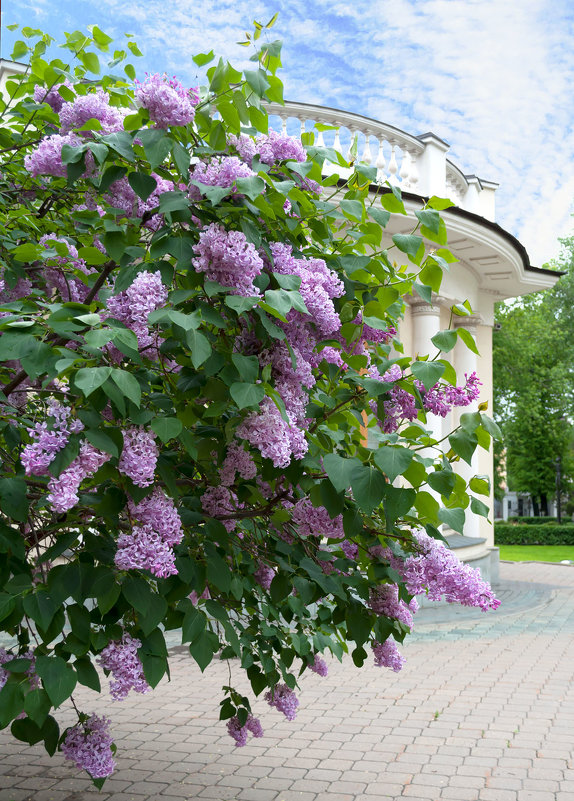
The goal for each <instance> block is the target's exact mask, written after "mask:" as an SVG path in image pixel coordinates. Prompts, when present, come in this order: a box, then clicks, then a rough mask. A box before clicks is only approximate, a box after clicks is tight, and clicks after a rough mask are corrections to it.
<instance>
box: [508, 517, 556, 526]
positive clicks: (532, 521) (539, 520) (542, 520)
mask: <svg viewBox="0 0 574 801" xmlns="http://www.w3.org/2000/svg"><path fill="white" fill-rule="evenodd" d="M508 522H509V523H524V524H525V525H527V526H542V525H545V524H547V523H557V522H558V518H557V517H517V516H516V515H514V516H513V517H509V518H508Z"/></svg>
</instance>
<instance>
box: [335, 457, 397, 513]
mask: <svg viewBox="0 0 574 801" xmlns="http://www.w3.org/2000/svg"><path fill="white" fill-rule="evenodd" d="M329 478H330V476H329ZM385 487H386V481H385V478H384V476H383V475H382V474H381V473H380V472H379V471H378V470H375V468H373V467H368V466H366V465H357V466H356V467H355V468H354V470H353V472H352V474H351V488H352V490H353V495H354V498H355V500H356V501H357V504H358V505H359V507H360V508H361V509H362V510H363V512H365V513H366V514H371V512H372V511H373V510H374V509H376V508H377V507H378V506H380V505H381V503H382V501H383V496H384V493H385Z"/></svg>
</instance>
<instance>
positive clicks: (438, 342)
mask: <svg viewBox="0 0 574 801" xmlns="http://www.w3.org/2000/svg"><path fill="white" fill-rule="evenodd" d="M456 338H457V332H456V331H451V330H448V329H447V330H446V331H439V332H438V334H435V335H434V337H431V342H432V343H433V345H435V347H437V348H438V349H439V350H440V351H442V352H443V353H448V352H449V351H451V350H452V349H453V348H454V346H455V345H456Z"/></svg>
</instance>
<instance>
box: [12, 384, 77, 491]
mask: <svg viewBox="0 0 574 801" xmlns="http://www.w3.org/2000/svg"><path fill="white" fill-rule="evenodd" d="M47 405H48V413H47V416H48V418H51V422H50V425H49V427H48V423H47V422H43V423H36V425H35V426H34V428H33V429H32V430H31V431H30V437H31V438H32V439H33V440H34V442H31V443H29V444H28V445H26V447H25V448H24V450H23V451H22V456H21V457H20V458H21V461H22V464H23V465H24V469H25V470H26V475H27V476H30V475H36V476H43V475H45V474H46V473H47V472H48V467H49V466H50V465H51V463H52V462H53V461H54V459H55V458H56V454H57V453H59V452H60V451H61V450H62V449H63V448H65V447H66V445H67V444H68V440H69V437H70V434H72V433H77V432H79V431H82V429H83V428H84V425H83V423H82V422H81V421H80V420H76V419H74V420H70V419H69V418H70V413H71V412H70V409H69V408H68V407H67V406H63V405H62V404H61V403H60V402H59V401H57V400H53V399H51V400H49V401H48V404H47Z"/></svg>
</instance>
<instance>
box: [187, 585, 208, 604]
mask: <svg viewBox="0 0 574 801" xmlns="http://www.w3.org/2000/svg"><path fill="white" fill-rule="evenodd" d="M187 597H188V598H189V600H190V601H191V603H192V604H193V605H194V606H197V604H198V603H199V601H208V600H209V599H210V598H211V593H210V592H209V587H206V588H205V589H204V591H203V592H202V593H201V595H198V594H197V592H196V591H195V590H192V591H191V592H190V593H189V595H188V596H187Z"/></svg>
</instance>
